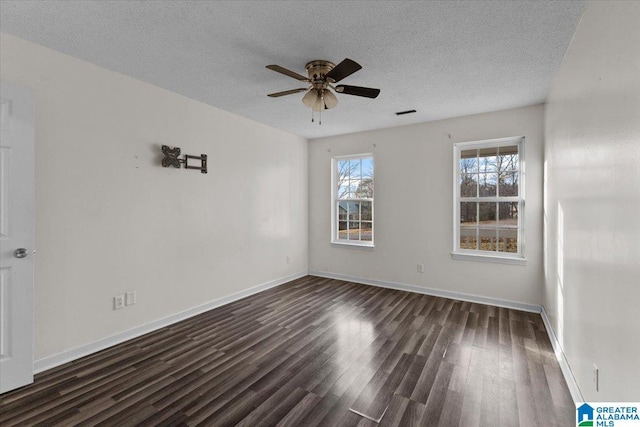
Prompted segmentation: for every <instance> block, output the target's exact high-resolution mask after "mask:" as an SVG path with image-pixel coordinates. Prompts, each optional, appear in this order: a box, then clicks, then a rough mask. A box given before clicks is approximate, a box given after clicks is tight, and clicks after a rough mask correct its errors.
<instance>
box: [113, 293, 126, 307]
mask: <svg viewBox="0 0 640 427" xmlns="http://www.w3.org/2000/svg"><path fill="white" fill-rule="evenodd" d="M123 307H124V295H117V296H115V297H113V309H114V310H120V309H121V308H123Z"/></svg>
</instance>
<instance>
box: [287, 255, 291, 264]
mask: <svg viewBox="0 0 640 427" xmlns="http://www.w3.org/2000/svg"><path fill="white" fill-rule="evenodd" d="M287 264H291V257H290V256H287Z"/></svg>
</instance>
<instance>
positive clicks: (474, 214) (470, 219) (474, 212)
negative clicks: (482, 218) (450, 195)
mask: <svg viewBox="0 0 640 427" xmlns="http://www.w3.org/2000/svg"><path fill="white" fill-rule="evenodd" d="M477 219H478V204H477V203H476V202H461V203H460V224H461V225H470V224H474V225H475V224H476V222H477Z"/></svg>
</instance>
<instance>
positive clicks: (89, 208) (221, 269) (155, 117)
mask: <svg viewBox="0 0 640 427" xmlns="http://www.w3.org/2000/svg"><path fill="white" fill-rule="evenodd" d="M0 42H1V45H0V47H1V49H0V52H1V70H0V73H1V74H0V76H1V78H2V80H3V81H6V82H10V83H14V84H17V85H21V86H23V87H27V88H29V89H31V90H32V91H33V94H34V98H35V108H36V129H35V131H36V159H35V162H36V224H35V227H36V247H37V251H38V252H37V258H36V271H35V277H36V282H35V356H36V358H37V359H38V358H42V357H45V356H49V355H52V354H55V353H58V352H61V351H64V350H68V349H70V348H73V347H76V346H80V345H84V344H87V343H90V342H92V341H95V340H97V339H100V338H103V337H106V336H110V335H113V334H115V333H118V332H120V331H124V330H127V329H130V328H133V327H136V326H139V325H143V324H146V323H148V322H151V321H154V320H157V319H161V318H163V317H166V316H169V315H171V314H174V313H177V312H180V311H182V310H185V309H188V308H192V307H195V306H198V305H201V304H204V303H206V302H209V301H212V300H216V299H218V298H221V297H224V296H228V295H230V294H233V293H235V292H238V291H242V290H245V289H247V288H250V287H252V286H256V285H259V284H262V283H265V282H269V281H272V280H276V279H279V278H284V277H287V276H289V275H292V274H294V273H302V272H306V271H307V259H308V250H307V242H308V238H307V230H308V226H307V218H308V214H307V206H308V205H307V188H308V185H307V176H308V174H307V141H306V140H305V139H303V138H300V137H297V136H294V135H291V134H287V133H285V132H282V131H279V130H276V129H273V128H270V127H267V126H264V125H261V124H259V123H256V122H253V121H250V120H247V119H244V118H241V117H238V116H235V115H233V114H230V113H227V112H224V111H221V110H219V109H216V108H213V107H210V106H207V105H204V104H202V103H199V102H196V101H193V100H190V99H188V98H185V97H183V96H180V95H177V94H175V93H172V92H169V91H167V90H163V89H160V88H157V87H154V86H152V85H149V84H146V83H143V82H140V81H137V80H134V79H132V78H129V77H126V76H123V75H121V74H118V73H115V72H112V71H109V70H106V69H103V68H100V67H97V66H95V65H92V64H89V63H86V62H83V61H80V60H77V59H74V58H72V57H69V56H67V55H63V54H61V53H58V52H55V51H52V50H49V49H46V48H43V47H41V46H38V45H35V44H32V43H29V42H26V41H23V40H20V39H17V38H15V37H13V36H9V35H6V34H2V35H1V40H0ZM211 84H221V83H220V82H219V81H217V80H216V79H215V78H212V80H211ZM161 144H167V145H170V146H179V147H181V148H182V150H183V154H195V155H199V154H200V153H206V154H208V156H209V173H208V174H207V175H203V174H201V173H200V172H199V171H192V170H184V169H182V170H177V169H165V168H162V167H160V166H159V159H160V158H161V155H160V154H159V153H160V145H161ZM288 255H289V256H291V258H292V260H291V263H290V264H287V262H286V257H287V256H288ZM127 290H136V291H137V296H138V302H137V304H136V305H134V306H130V307H127V308H125V309H123V310H118V311H114V310H113V309H112V306H113V302H112V298H113V296H114V295H116V294H121V293H123V292H124V291H127Z"/></svg>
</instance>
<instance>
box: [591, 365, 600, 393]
mask: <svg viewBox="0 0 640 427" xmlns="http://www.w3.org/2000/svg"><path fill="white" fill-rule="evenodd" d="M599 375H600V371H599V369H598V367H597V366H596V364H595V363H594V364H593V368H592V376H593V386H594V387H595V389H596V391H598V388H599V387H598V381H599V380H600V378H599Z"/></svg>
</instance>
